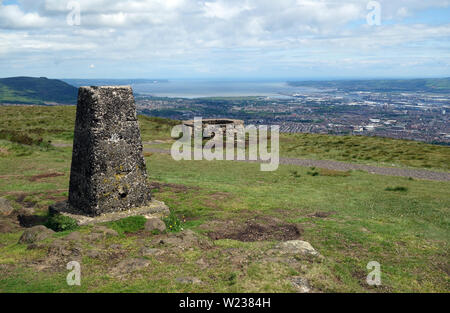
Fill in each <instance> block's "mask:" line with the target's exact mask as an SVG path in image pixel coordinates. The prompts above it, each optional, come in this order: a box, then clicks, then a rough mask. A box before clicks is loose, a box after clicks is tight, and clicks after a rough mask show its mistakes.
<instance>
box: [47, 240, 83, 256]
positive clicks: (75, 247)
mask: <svg viewBox="0 0 450 313" xmlns="http://www.w3.org/2000/svg"><path fill="white" fill-rule="evenodd" d="M81 253H82V248H81V245H80V243H75V242H70V241H69V242H68V241H65V240H63V239H57V240H54V241H53V242H52V243H50V244H49V246H48V255H51V256H58V257H69V256H70V257H74V256H81Z"/></svg>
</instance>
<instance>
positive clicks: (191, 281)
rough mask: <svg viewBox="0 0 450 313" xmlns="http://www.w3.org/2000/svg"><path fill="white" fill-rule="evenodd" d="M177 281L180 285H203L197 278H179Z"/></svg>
mask: <svg viewBox="0 0 450 313" xmlns="http://www.w3.org/2000/svg"><path fill="white" fill-rule="evenodd" d="M175 281H176V282H177V283H180V284H201V283H202V281H201V280H200V279H198V278H196V277H178V278H177V279H176V280H175Z"/></svg>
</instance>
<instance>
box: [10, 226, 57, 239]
mask: <svg viewBox="0 0 450 313" xmlns="http://www.w3.org/2000/svg"><path fill="white" fill-rule="evenodd" d="M53 233H54V231H53V230H51V229H48V228H47V227H45V226H43V225H38V226H33V227H31V228H28V229H26V230H25V231H24V232H23V234H22V236H20V239H19V243H35V242H38V241H42V240H44V239H46V238H48V237H50V236H51V235H52V234H53Z"/></svg>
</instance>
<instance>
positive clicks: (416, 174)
mask: <svg viewBox="0 0 450 313" xmlns="http://www.w3.org/2000/svg"><path fill="white" fill-rule="evenodd" d="M144 152H150V153H164V154H170V150H168V149H158V148H144ZM241 162H260V161H249V160H245V161H241ZM280 164H292V165H299V166H305V167H318V168H325V169H330V170H337V171H348V170H362V171H366V172H369V173H371V174H378V175H387V176H401V177H412V178H417V179H426V180H436V181H450V173H448V172H435V171H429V170H423V169H410V168H395V167H380V166H373V165H364V164H357V163H348V162H340V161H329V160H308V159H297V158H280Z"/></svg>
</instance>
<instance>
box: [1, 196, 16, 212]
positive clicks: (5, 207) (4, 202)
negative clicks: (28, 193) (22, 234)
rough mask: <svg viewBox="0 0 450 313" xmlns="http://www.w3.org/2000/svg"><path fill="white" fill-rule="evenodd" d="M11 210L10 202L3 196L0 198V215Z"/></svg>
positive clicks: (12, 209)
mask: <svg viewBox="0 0 450 313" xmlns="http://www.w3.org/2000/svg"><path fill="white" fill-rule="evenodd" d="M13 211H14V208H13V207H12V205H11V203H10V202H9V201H8V200H7V199H5V198H0V215H5V216H6V215H10V214H11V213H12V212H13Z"/></svg>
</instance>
